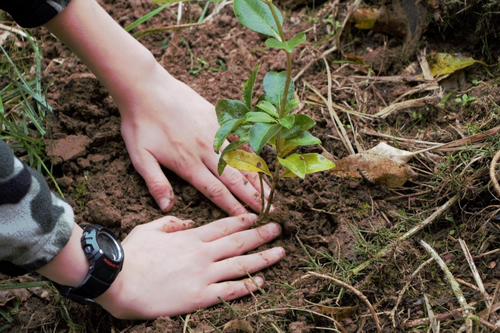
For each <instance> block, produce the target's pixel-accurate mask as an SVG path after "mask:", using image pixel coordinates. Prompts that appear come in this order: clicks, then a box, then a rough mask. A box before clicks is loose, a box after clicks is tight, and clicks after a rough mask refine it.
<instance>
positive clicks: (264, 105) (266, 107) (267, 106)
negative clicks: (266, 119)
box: [257, 101, 279, 118]
mask: <svg viewBox="0 0 500 333" xmlns="http://www.w3.org/2000/svg"><path fill="white" fill-rule="evenodd" d="M257 107H258V108H259V109H261V110H262V111H264V112H267V113H268V114H270V115H271V116H273V117H275V118H278V117H279V114H278V111H277V110H276V107H275V106H274V105H272V104H271V103H269V102H268V101H262V102H260V103H259V104H257Z"/></svg>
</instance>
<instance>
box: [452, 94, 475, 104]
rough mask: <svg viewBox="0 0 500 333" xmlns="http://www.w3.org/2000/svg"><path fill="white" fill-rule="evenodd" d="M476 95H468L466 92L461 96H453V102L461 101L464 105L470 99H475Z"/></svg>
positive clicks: (470, 100)
mask: <svg viewBox="0 0 500 333" xmlns="http://www.w3.org/2000/svg"><path fill="white" fill-rule="evenodd" d="M475 100H476V97H473V96H469V95H467V94H463V95H462V97H461V98H460V97H457V98H455V102H457V103H462V106H465V105H466V104H469V103H470V102H472V101H475Z"/></svg>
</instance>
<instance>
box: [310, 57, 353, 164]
mask: <svg viewBox="0 0 500 333" xmlns="http://www.w3.org/2000/svg"><path fill="white" fill-rule="evenodd" d="M325 63H326V60H325ZM326 68H327V75H328V100H326V99H325V98H324V97H323V95H321V93H320V92H319V91H318V90H317V89H316V88H314V87H313V86H311V85H310V84H308V83H306V86H307V87H308V88H309V89H311V90H312V91H313V92H314V93H316V95H318V97H320V98H321V99H322V100H323V103H324V104H325V105H326V106H327V107H328V112H329V113H330V117H331V118H332V121H333V124H334V126H335V129H336V130H337V132H338V133H339V134H340V140H341V141H342V143H343V144H344V147H345V148H346V149H347V151H348V153H349V155H354V154H355V151H354V148H353V147H352V144H351V141H350V140H349V137H348V136H347V131H346V130H345V127H344V124H343V123H342V121H341V120H340V118H339V117H338V115H337V113H336V112H335V110H334V109H333V107H332V102H331V99H332V93H331V91H332V84H331V76H330V69H329V67H328V64H326Z"/></svg>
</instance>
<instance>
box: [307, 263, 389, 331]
mask: <svg viewBox="0 0 500 333" xmlns="http://www.w3.org/2000/svg"><path fill="white" fill-rule="evenodd" d="M309 274H310V275H313V276H316V277H320V278H323V279H328V280H331V281H333V282H334V283H335V284H337V285H339V286H341V287H343V288H346V289H348V290H350V291H351V292H352V293H353V294H355V295H356V296H358V297H359V298H360V299H361V300H362V301H363V302H364V303H365V304H366V306H368V309H370V313H371V314H372V317H373V320H374V321H375V325H377V332H382V327H381V326H380V321H379V319H378V316H377V313H376V312H375V310H374V309H373V306H372V305H371V303H370V301H369V300H368V298H366V296H365V295H363V293H362V292H360V291H359V290H357V289H356V288H354V287H353V286H351V285H350V284H348V283H346V282H343V281H341V280H338V279H336V278H334V277H333V276H330V275H325V274H319V273H316V272H309Z"/></svg>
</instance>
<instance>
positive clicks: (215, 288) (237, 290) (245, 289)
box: [205, 276, 264, 307]
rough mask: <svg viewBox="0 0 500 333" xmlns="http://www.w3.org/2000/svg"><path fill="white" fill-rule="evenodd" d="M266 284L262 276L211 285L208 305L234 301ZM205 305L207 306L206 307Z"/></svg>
mask: <svg viewBox="0 0 500 333" xmlns="http://www.w3.org/2000/svg"><path fill="white" fill-rule="evenodd" d="M263 285H264V279H263V278H261V277H260V276H257V277H255V278H246V279H243V280H240V281H226V282H220V283H216V284H212V285H210V286H209V287H208V288H207V289H208V290H207V300H210V301H208V302H207V303H209V304H207V305H206V306H209V305H214V304H217V303H220V302H221V301H220V299H223V300H224V301H232V300H234V299H238V298H240V297H243V296H246V295H248V294H250V293H253V292H256V291H257V290H259V288H261V287H262V286H263ZM206 306H205V307H206Z"/></svg>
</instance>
